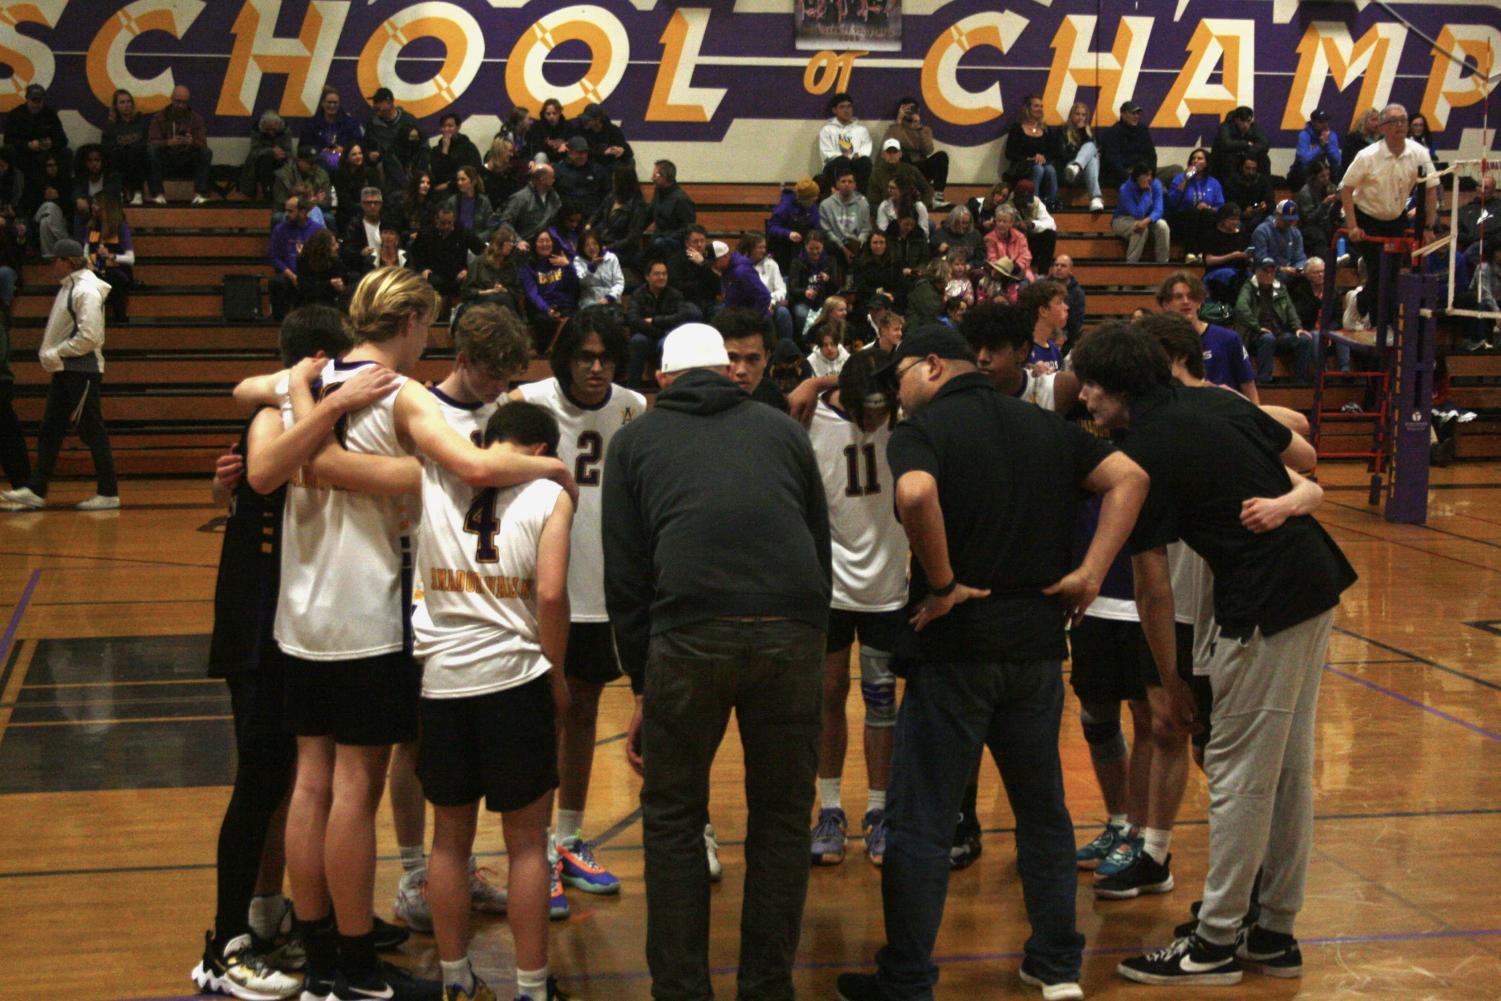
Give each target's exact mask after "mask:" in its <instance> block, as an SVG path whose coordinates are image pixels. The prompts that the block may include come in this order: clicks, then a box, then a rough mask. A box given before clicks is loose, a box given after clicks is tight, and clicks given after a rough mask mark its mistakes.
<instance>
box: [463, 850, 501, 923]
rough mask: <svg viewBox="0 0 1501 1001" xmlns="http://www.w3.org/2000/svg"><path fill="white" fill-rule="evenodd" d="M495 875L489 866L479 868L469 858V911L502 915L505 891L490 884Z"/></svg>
mask: <svg viewBox="0 0 1501 1001" xmlns="http://www.w3.org/2000/svg"><path fill="white" fill-rule="evenodd" d="M495 875H496V872H495V870H494V869H491V868H490V867H489V866H481V865H480V864H479V863H478V862H476V861H475V859H474V856H473V855H471V856H469V909H470V910H471V911H478V912H479V913H481V914H504V913H505V912H506V902H507V897H506V891H505V890H503V889H501V888H500V887H498V886H496V885H495V884H494V883H492V882H490V880H491V878H492V877H494V876H495Z"/></svg>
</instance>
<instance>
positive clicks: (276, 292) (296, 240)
mask: <svg viewBox="0 0 1501 1001" xmlns="http://www.w3.org/2000/svg"><path fill="white" fill-rule="evenodd" d="M311 208H312V206H311V205H310V204H308V203H307V202H306V201H304V200H303V199H301V198H299V197H297V196H296V195H292V196H290V197H288V198H287V200H286V201H285V202H284V203H282V217H281V222H279V223H277V224H276V225H275V226H274V227H273V228H272V230H271V252H270V258H271V280H270V281H269V282H267V283H266V290H267V292H268V293H270V297H271V317H272V319H274V320H276V322H278V323H280V322H281V321H282V319H283V318H284V317H286V315H287V313H288V311H289V310H291V308H292V304H293V301H294V300H295V299H296V296H297V257H298V255H299V254H301V253H302V248H303V247H304V246H305V245H306V244H307V241H308V238H309V237H311V236H312V235H313V234H314V233H316V232H318V230H320V229H322V228H323V227H322V226H320V225H318V224H317V223H315V222H313V221H312V220H311V219H309V218H308V210H309V209H311Z"/></svg>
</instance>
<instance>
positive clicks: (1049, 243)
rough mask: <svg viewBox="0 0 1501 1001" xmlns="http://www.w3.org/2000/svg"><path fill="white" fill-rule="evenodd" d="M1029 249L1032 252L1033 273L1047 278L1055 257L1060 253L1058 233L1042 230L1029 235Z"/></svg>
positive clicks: (1053, 230) (1051, 230) (1054, 230)
mask: <svg viewBox="0 0 1501 1001" xmlns="http://www.w3.org/2000/svg"><path fill="white" fill-rule="evenodd" d="M1027 249H1028V250H1030V251H1031V252H1032V273H1033V274H1035V275H1037V276H1038V277H1039V278H1042V277H1045V276H1046V275H1047V273H1048V269H1049V268H1051V267H1052V266H1053V257H1054V256H1055V255H1056V254H1057V252H1058V231H1057V230H1056V229H1040V230H1038V231H1037V232H1035V233H1028V234H1027Z"/></svg>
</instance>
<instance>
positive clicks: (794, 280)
mask: <svg viewBox="0 0 1501 1001" xmlns="http://www.w3.org/2000/svg"><path fill="white" fill-rule="evenodd" d="M924 242H926V241H924ZM843 287H844V265H843V262H842V261H840V259H839V257H838V255H836V254H835V253H833V252H832V251H830V250H827V249H825V246H824V234H823V232H822V231H821V230H817V229H814V230H809V231H808V235H807V236H806V237H805V238H804V239H803V249H802V252H801V253H799V254H798V255H797V257H796V258H794V259H793V261H792V267H791V269H790V270H789V271H788V272H787V302H788V303H789V306H788V308H789V310H790V311H791V312H792V328H793V329H794V330H802V329H803V327H805V326H806V325H807V323H808V314H809V313H810V312H817V310H818V309H819V307H821V306H822V305H823V303H824V300H825V299H827V298H828V297H829V296H831V295H833V294H834V293H835V292H837V291H839V290H840V289H841V288H843Z"/></svg>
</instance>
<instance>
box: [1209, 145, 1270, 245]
mask: <svg viewBox="0 0 1501 1001" xmlns="http://www.w3.org/2000/svg"><path fill="white" fill-rule="evenodd" d="M1220 184H1221V186H1222V187H1223V188H1224V189H1225V201H1227V202H1234V203H1235V204H1237V205H1239V206H1240V221H1241V224H1242V225H1243V226H1245V228H1246V232H1248V233H1252V232H1255V231H1256V227H1257V226H1260V225H1261V221H1262V220H1263V219H1265V218H1266V217H1267V216H1268V215H1270V214H1271V211H1272V198H1273V195H1272V181H1271V178H1269V177H1267V176H1266V174H1264V173H1262V170H1261V159H1260V157H1258V156H1255V155H1254V154H1249V153H1248V154H1247V155H1246V157H1245V159H1243V160H1241V162H1240V170H1239V171H1237V172H1236V173H1234V174H1231V175H1230V176H1229V177H1228V178H1221V179H1220Z"/></svg>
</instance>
